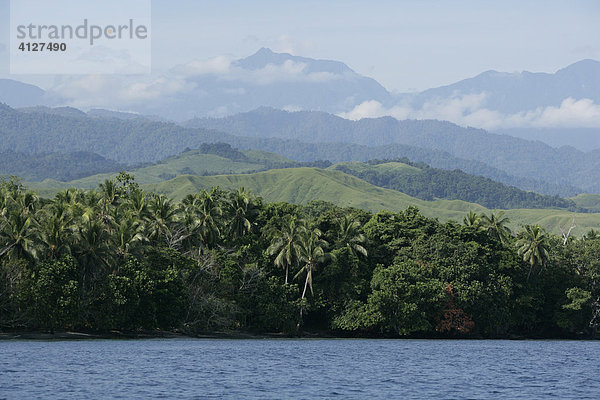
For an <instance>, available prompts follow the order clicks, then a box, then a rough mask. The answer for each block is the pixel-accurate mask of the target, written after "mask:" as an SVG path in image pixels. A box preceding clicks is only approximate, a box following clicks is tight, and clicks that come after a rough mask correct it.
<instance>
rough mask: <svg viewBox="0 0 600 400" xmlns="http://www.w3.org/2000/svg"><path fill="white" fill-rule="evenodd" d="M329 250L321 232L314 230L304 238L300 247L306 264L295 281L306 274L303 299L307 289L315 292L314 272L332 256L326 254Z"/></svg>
mask: <svg viewBox="0 0 600 400" xmlns="http://www.w3.org/2000/svg"><path fill="white" fill-rule="evenodd" d="M326 248H327V242H326V241H325V240H323V239H321V231H320V230H318V229H313V230H311V231H310V232H308V233H307V234H306V235H304V238H303V240H302V242H301V246H300V261H301V262H302V263H303V264H304V265H303V267H302V269H300V271H298V273H297V274H296V275H295V276H294V279H296V278H298V277H299V276H300V275H302V274H303V273H305V274H306V279H305V281H304V290H303V291H302V299H304V297H305V295H306V288H307V287H310V292H311V293H312V294H314V292H313V285H312V283H313V272H314V271H315V270H316V268H317V265H318V264H319V263H321V262H323V261H325V259H326V258H327V257H328V256H330V255H329V254H328V253H326V252H325V249H326Z"/></svg>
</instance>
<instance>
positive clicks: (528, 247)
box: [516, 225, 550, 281]
mask: <svg viewBox="0 0 600 400" xmlns="http://www.w3.org/2000/svg"><path fill="white" fill-rule="evenodd" d="M516 245H517V250H518V253H519V255H520V256H521V257H523V261H525V262H527V263H529V273H528V274H527V280H528V281H529V276H530V275H531V271H532V270H533V269H534V268H535V267H536V266H538V265H541V267H542V269H543V268H544V266H545V265H546V261H547V260H548V248H549V246H550V244H549V239H548V235H546V233H545V232H544V231H543V229H542V228H540V226H539V225H534V226H531V225H527V226H525V230H524V231H522V232H520V233H519V235H518V240H517V243H516Z"/></svg>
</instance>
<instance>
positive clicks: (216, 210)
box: [0, 174, 600, 337]
mask: <svg viewBox="0 0 600 400" xmlns="http://www.w3.org/2000/svg"><path fill="white" fill-rule="evenodd" d="M506 223H507V219H506V218H505V217H504V216H503V215H502V213H501V212H500V213H495V214H491V215H484V216H482V215H477V214H473V213H471V214H469V215H467V216H466V217H465V219H464V221H463V224H462V225H459V224H457V223H454V222H448V223H440V222H438V221H437V220H433V219H428V218H425V217H423V216H422V215H420V214H419V212H418V210H416V209H414V208H409V209H407V210H406V211H404V212H399V213H390V212H385V211H382V212H380V213H377V214H370V213H368V212H365V211H361V210H357V209H341V208H338V207H336V206H333V205H331V204H328V203H322V202H313V203H309V204H307V205H305V206H297V205H292V204H287V203H274V204H264V203H263V202H262V201H261V199H260V198H256V197H254V196H252V195H250V194H248V193H247V192H245V191H244V190H243V189H240V190H237V191H233V192H225V191H222V190H219V189H216V188H215V189H212V190H210V191H203V192H200V193H197V194H193V195H189V196H187V197H186V198H185V199H184V200H183V201H182V202H180V203H176V202H173V201H171V200H169V199H168V198H166V197H164V196H161V195H156V194H152V193H145V192H143V191H142V190H141V189H140V188H139V187H138V186H137V185H136V184H135V182H134V181H133V180H132V177H131V176H129V175H127V174H121V175H120V176H119V177H118V179H117V180H116V181H110V180H109V181H106V182H105V183H103V184H102V185H100V187H99V189H98V190H96V191H89V192H84V191H80V190H75V189H70V190H66V191H63V192H60V193H59V194H58V195H57V196H56V197H55V198H54V199H53V200H43V199H40V198H38V197H37V196H36V195H35V193H32V192H29V191H27V190H26V189H25V188H23V187H22V186H21V184H20V183H19V181H16V180H9V181H3V182H2V183H1V184H0V327H1V328H2V329H42V330H57V329H84V330H102V331H106V330H113V329H118V330H132V331H137V330H141V329H168V330H179V331H182V332H186V333H189V334H196V333H198V332H206V331H217V330H244V331H253V332H286V333H297V332H298V331H299V330H300V331H301V330H305V331H306V330H308V331H335V332H337V333H339V334H342V333H344V334H351V335H381V334H383V335H392V336H395V335H426V336H437V335H441V336H461V335H475V336H483V337H496V336H506V335H511V334H516V335H530V336H532V335H546V336H547V335H568V334H571V333H579V332H582V333H586V334H592V333H594V332H595V330H596V327H597V324H598V322H599V321H598V316H599V315H600V300H599V299H600V287H599V285H598V277H599V275H600V258H599V257H598V254H600V236H599V235H598V234H596V233H595V232H590V233H589V234H588V235H586V236H585V237H584V238H581V239H575V238H572V237H565V238H560V239H559V238H557V237H554V236H552V235H549V234H547V233H546V232H544V231H543V230H541V229H540V228H539V227H525V228H524V229H523V231H521V232H519V233H518V234H517V235H516V236H514V235H513V234H512V233H511V232H510V230H508V228H507V227H506Z"/></svg>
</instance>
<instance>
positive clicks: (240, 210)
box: [229, 188, 256, 238]
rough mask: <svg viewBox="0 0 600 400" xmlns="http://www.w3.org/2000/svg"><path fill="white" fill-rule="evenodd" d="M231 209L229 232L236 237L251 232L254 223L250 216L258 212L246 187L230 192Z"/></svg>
mask: <svg viewBox="0 0 600 400" xmlns="http://www.w3.org/2000/svg"><path fill="white" fill-rule="evenodd" d="M229 211H230V220H229V234H230V235H231V236H232V237H234V238H236V237H242V236H244V235H245V234H246V233H248V232H250V230H251V229H252V223H251V222H250V220H249V219H248V218H249V217H252V216H254V215H255V214H256V209H255V208H254V204H252V197H251V196H250V194H249V193H248V192H246V190H245V189H244V188H240V189H238V190H236V191H234V192H232V193H231V194H230V198H229Z"/></svg>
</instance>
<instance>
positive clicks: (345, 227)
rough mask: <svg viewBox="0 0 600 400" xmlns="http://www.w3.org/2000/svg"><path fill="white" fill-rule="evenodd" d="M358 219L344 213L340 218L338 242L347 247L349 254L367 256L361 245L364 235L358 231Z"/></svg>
mask: <svg viewBox="0 0 600 400" xmlns="http://www.w3.org/2000/svg"><path fill="white" fill-rule="evenodd" d="M359 229H360V221H358V220H357V219H353V218H350V217H349V216H347V215H345V216H344V218H342V219H341V220H340V231H339V235H338V243H339V244H341V246H344V247H346V248H347V249H348V251H349V252H350V254H352V255H354V256H356V257H358V253H360V254H362V255H363V256H365V257H366V256H367V249H365V248H364V247H363V246H362V243H364V242H365V239H366V238H365V235H363V234H362V233H360V231H359Z"/></svg>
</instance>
